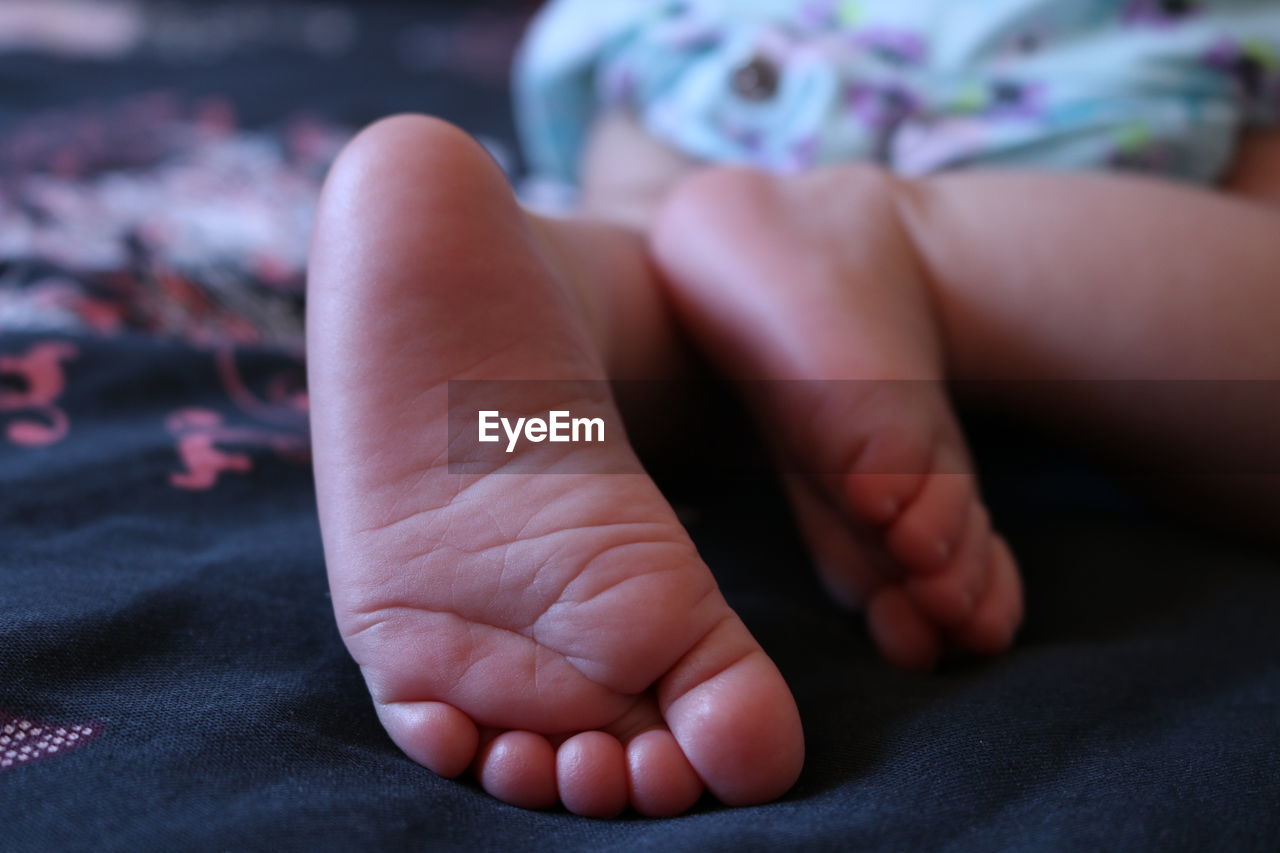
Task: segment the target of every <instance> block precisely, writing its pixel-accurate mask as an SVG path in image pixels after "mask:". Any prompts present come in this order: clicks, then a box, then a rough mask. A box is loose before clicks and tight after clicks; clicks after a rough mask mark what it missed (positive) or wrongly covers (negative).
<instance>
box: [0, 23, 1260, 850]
mask: <svg viewBox="0 0 1280 853" xmlns="http://www.w3.org/2000/svg"><path fill="white" fill-rule="evenodd" d="M50 5H51V6H52V5H54V4H50ZM239 5H240V6H243V7H246V8H248V7H255V8H256V7H257V6H258V5H260V4H253V3H243V4H239ZM236 6H237V4H234V3H231V4H226V3H220V4H215V3H210V4H203V5H201V4H194V5H188V6H182V5H181V4H174V3H155V4H147V3H142V4H141V5H140V6H139V7H138V8H141V9H143V10H144V11H147V12H149V13H154V15H153V18H152V19H151V21H150V24H149V26H150V27H151V30H148V32H152V35H151V36H149V37H147V38H142V39H141V40H140V41H138V42H136V43H134V44H132V46H130V47H129V50H128V51H126V52H125V53H123V54H121V55H115V56H111V57H105V58H104V57H103V56H97V57H96V58H85V57H84V56H83V55H79V54H75V50H79V51H81V54H82V53H83V51H84V50H85V49H87V48H85V47H84V45H83V44H80V46H79V47H75V48H74V50H73V49H72V48H68V47H66V45H65V44H64V45H63V46H62V47H61V48H59V50H60V51H61V52H59V53H58V54H57V55H54V54H53V52H52V51H53V48H51V47H50V46H49V45H48V44H43V45H42V46H40V47H39V49H36V48H34V47H33V48H32V49H31V50H29V51H25V52H14V51H12V50H11V49H8V51H9V52H7V53H0V100H2V101H3V110H4V111H5V117H4V120H5V124H4V126H3V127H4V133H3V136H0V163H2V164H3V166H4V171H3V182H0V215H2V216H3V223H2V224H3V227H0V245H3V246H4V247H5V249H4V254H3V255H2V256H0V850H2V851H5V853H9V852H10V851H13V853H18V851H57V850H95V851H96V850H121V851H139V850H153V849H154V850H179V849H181V850H185V849H198V850H268V851H280V850H351V849H414V850H416V849H449V848H458V849H468V850H504V851H505V850H522V849H528V850H538V849H565V850H597V849H599V850H613V849H616V850H661V851H664V853H666V851H675V850H705V849H724V850H741V849H796V850H820V849H832V850H846V849H851V850H952V851H987V850H1014V851H1016V850H1042V849H1043V850H1087V851H1094V850H1223V851H1250V850H1258V851H1271V850H1276V849H1280V556H1278V555H1277V554H1276V553H1275V552H1274V551H1267V550H1263V549H1260V548H1258V547H1255V546H1250V545H1248V544H1246V543H1243V542H1237V541H1232V540H1230V539H1226V538H1223V537H1221V536H1216V535H1213V534H1210V533H1208V532H1204V531H1200V530H1197V529H1195V528H1193V527H1191V526H1189V525H1188V524H1187V523H1185V522H1182V521H1173V520H1170V519H1167V518H1164V517H1161V516H1159V515H1157V514H1155V513H1152V512H1149V511H1145V510H1142V509H1141V508H1140V507H1137V506H1135V505H1134V504H1133V503H1131V502H1130V501H1128V500H1127V499H1125V498H1123V496H1120V495H1119V493H1117V492H1115V491H1114V490H1112V489H1111V488H1110V487H1109V486H1107V485H1105V484H1104V483H1103V482H1102V481H1100V480H1098V479H1096V478H1095V477H1093V475H1091V474H1088V473H1086V472H1083V471H1082V470H1080V469H1079V468H1077V467H1075V463H1074V462H1066V463H1064V462H1063V461H1062V457H1061V456H1060V455H1059V451H1058V450H1056V449H1055V448H1053V447H1052V446H1051V445H1048V444H1043V445H1041V444H1037V443H1034V442H1033V443H1031V444H1029V445H1027V446H1024V447H1022V448H1020V449H1019V450H1018V451H1017V452H1016V453H1014V451H1013V450H1011V449H1010V447H1009V446H1008V441H1007V437H1008V434H1007V433H1002V432H1000V431H998V430H997V431H989V430H986V429H985V428H983V427H979V428H978V429H977V438H978V439H979V445H980V446H979V456H980V458H982V459H984V460H985V461H986V462H987V463H988V468H989V469H991V470H994V471H996V474H994V475H993V476H991V477H989V478H988V480H989V482H988V489H989V491H990V493H991V495H992V498H993V504H994V509H995V512H996V514H997V515H998V517H999V518H1000V519H1002V520H1003V524H1004V527H1005V528H1006V529H1007V531H1008V533H1009V536H1010V539H1011V541H1012V543H1013V544H1014V546H1015V549H1016V550H1017V551H1018V552H1019V554H1020V555H1021V557H1022V560H1023V563H1024V566H1025V571H1026V578H1027V589H1028V612H1029V618H1028V621H1027V625H1026V628H1025V630H1024V632H1023V634H1022V636H1021V640H1020V642H1019V644H1018V646H1017V648H1016V649H1015V650H1014V651H1013V652H1012V653H1011V654H1009V655H1007V656H1005V657H1003V658H1000V659H998V660H995V661H990V662H971V661H953V662H950V663H948V664H946V665H944V666H943V667H942V669H941V670H940V671H939V672H937V673H936V674H933V675H913V674H907V673H902V672H897V671H895V670H893V669H891V668H889V667H887V666H886V665H885V664H883V663H881V662H880V661H879V660H878V659H877V657H876V656H875V654H874V652H873V650H872V648H871V646H870V644H869V642H868V640H867V638H866V636H865V631H864V629H863V627H862V625H861V623H860V621H859V620H858V619H857V618H855V617H852V616H850V615H848V614H846V613H843V612H841V611H840V610H838V609H837V608H835V607H834V606H833V605H831V604H830V603H829V602H828V601H827V600H826V599H825V598H824V597H823V595H822V593H821V591H820V590H819V588H818V586H817V583H816V581H815V580H814V577H813V573H812V571H811V570H810V567H809V565H808V562H807V560H806V557H805V555H804V553H803V551H802V549H801V547H800V544H799V542H798V540H797V537H796V535H795V533H794V531H793V529H792V527H791V526H790V523H789V521H788V519H787V514H786V510H785V507H784V506H783V504H782V503H781V500H780V498H779V497H778V495H777V493H776V491H775V490H774V489H773V488H772V486H771V485H770V484H768V483H765V482H745V483H743V482H723V481H716V480H708V479H703V480H699V481H695V482H692V483H689V482H686V483H678V484H676V487H677V491H678V493H679V499H680V501H681V502H682V503H683V504H684V505H686V506H688V507H690V508H691V509H692V510H693V512H692V513H691V514H690V518H691V521H690V526H691V529H692V532H693V534H694V536H695V539H696V540H697V542H698V545H699V547H700V548H701V549H702V551H703V553H704V555H705V556H706V558H707V560H708V561H709V563H710V564H711V566H712V567H713V569H714V570H715V571H716V573H717V575H718V577H719V578H720V580H721V582H722V584H723V586H724V588H725V590H726V594H727V595H728V597H729V599H730V601H731V603H732V604H733V605H734V606H735V607H736V608H737V609H738V610H739V612H740V613H742V614H743V616H744V618H745V619H746V620H747V622H748V624H749V625H750V627H751V628H752V630H753V631H754V632H756V634H757V636H758V637H759V638H760V640H761V641H762V643H763V644H764V645H765V647H766V648H767V650H768V651H769V652H770V653H771V654H772V655H773V656H774V658H775V660H777V662H778V664H779V666H780V667H781V669H782V671H783V673H784V674H785V675H786V677H787V679H788V681H789V682H790V683H791V685H792V686H793V688H794V690H795V692H796V695H797V698H798V701H799V703H800V707H801V711H802V714H803V716H804V721H805V726H806V733H807V737H808V761H807V764H806V768H805V772H804V774H803V776H802V778H801V780H800V783H799V784H798V785H797V787H796V788H795V790H794V791H792V792H791V794H789V795H788V796H787V797H786V798H784V799H783V800H781V801H780V802H777V803H773V804H770V805H766V806H761V807H757V808H749V809H736V810H729V809H723V808H719V807H717V806H716V805H715V804H714V803H711V802H706V803H704V804H703V805H702V806H701V807H700V808H699V809H698V810H696V811H695V812H694V813H692V814H690V815H687V816H684V817H681V818H678V819H673V820H643V819H638V818H634V817H632V818H624V819H621V820H617V821H612V822H602V821H592V820H587V819H582V818H577V817H573V816H570V815H568V814H565V813H563V812H547V813H533V812H526V811H521V810H519V809H515V808H512V807H509V806H506V805H503V804H501V803H498V802H495V801H493V800H492V799H490V798H489V797H487V796H486V795H484V794H483V793H482V792H481V791H479V790H478V789H477V788H476V786H475V785H474V784H472V783H469V782H466V781H445V780H441V779H438V778H436V777H434V776H433V775H432V774H431V773H429V772H428V771H425V770H423V769H422V768H420V767H418V766H416V765H414V764H413V763H412V762H411V761H409V760H408V759H407V758H405V757H404V756H403V755H401V754H400V753H399V751H398V750H397V749H396V748H395V747H394V746H393V745H392V744H391V742H390V741H389V740H388V739H387V738H386V736H385V735H384V734H383V732H382V730H381V729H380V727H379V726H378V723H377V721H376V719H375V717H374V714H373V711H372V708H371V705H370V702H369V700H368V698H367V696H366V694H365V691H364V687H363V684H362V682H361V680H360V677H359V674H358V672H357V670H356V668H355V666H354V664H353V663H352V662H351V660H350V659H349V658H348V656H347V655H346V653H345V650H344V649H343V647H342V644H341V641H340V639H339V637H338V635H337V632H336V629H335V628H334V626H333V621H332V617H331V614H330V611H329V599H328V595H327V591H326V583H325V577H324V565H323V557H322V553H321V549H320V544H319V537H318V530H317V525H316V518H315V510H314V494H313V491H312V485H311V472H310V469H309V467H308V460H307V443H306V417H305V410H306V398H305V391H304V389H303V385H302V380H301V366H302V363H301V360H300V358H299V352H300V339H299V337H298V335H299V325H298V318H299V314H298V309H299V306H300V304H301V299H302V269H301V267H300V263H301V261H300V258H301V257H302V255H301V252H302V249H301V248H300V247H299V246H298V245H296V242H297V241H296V239H295V237H296V234H295V233H294V232H293V231H291V230H290V227H291V226H290V225H289V222H291V221H293V219H296V218H298V217H304V218H305V214H306V211H307V210H308V205H310V204H313V203H314V188H315V186H316V185H317V184H318V181H319V178H320V175H321V174H322V172H323V164H324V162H326V158H327V157H328V156H329V155H330V154H331V152H332V150H333V148H334V146H335V145H336V144H338V143H339V142H340V141H341V139H342V138H343V136H344V134H345V133H347V132H349V130H350V129H351V128H354V127H356V126H358V125H359V124H360V123H362V122H364V121H367V120H369V119H371V118H373V117H375V116H376V115H378V114H381V113H383V112H387V111H391V110H396V109H417V110H423V111H432V112H438V113H444V114H445V115H446V116H448V117H450V118H453V119H454V120H456V121H459V122H460V123H462V124H463V125H464V126H467V127H468V128H470V129H472V130H474V131H476V132H479V133H482V134H484V135H487V136H490V137H492V139H494V140H495V142H494V145H495V148H496V149H498V150H500V151H501V150H504V149H503V145H504V143H505V146H506V149H505V150H510V147H511V138H510V130H509V123H508V120H507V119H506V118H505V115H506V104H505V99H504V95H503V91H504V90H503V85H502V75H501V73H494V72H493V71H492V69H489V70H485V69H486V68H489V66H487V65H486V66H483V67H481V66H476V67H474V68H470V70H469V71H468V72H467V73H463V74H460V73H458V72H457V69H456V67H455V68H454V69H453V72H452V73H450V74H445V73H444V70H443V66H441V65H440V63H439V62H436V63H434V64H433V63H431V62H428V61H426V60H423V59H421V57H418V58H415V57H416V56H417V54H415V53H414V51H415V50H424V49H427V48H431V49H439V50H443V49H444V48H443V47H440V46H441V45H444V44H446V43H448V42H449V38H448V35H449V34H450V33H452V34H454V35H455V36H457V38H455V39H454V41H459V40H461V41H463V42H466V39H464V38H463V35H465V36H466V38H469V39H471V41H470V42H467V43H469V44H472V45H473V49H472V53H475V52H477V51H479V52H481V53H483V50H482V49H481V48H479V47H474V46H475V45H488V47H487V48H484V49H485V50H489V51H493V52H495V53H497V52H500V51H501V50H504V49H506V50H509V43H510V40H511V39H512V38H513V37H514V33H515V32H516V31H517V30H518V24H519V19H520V16H521V14H522V12H521V11H520V10H514V9H507V8H502V9H496V10H492V9H479V7H478V6H477V5H476V4H466V5H462V4H459V5H458V6H457V7H456V8H455V7H449V6H448V4H422V5H417V6H405V7H399V6H392V5H390V4H377V5H373V6H369V5H364V4H361V5H359V6H357V5H356V4H354V3H352V4H341V3H338V4H334V3H328V4H307V3H292V4H284V6H283V7H278V8H286V9H287V10H288V11H289V13H290V14H293V15H295V16H302V17H304V18H305V16H306V15H309V14H312V13H314V12H315V11H316V10H317V9H320V10H321V11H326V13H327V14H330V15H331V17H330V18H327V19H325V18H321V19H319V20H320V21H321V24H323V23H324V21H326V20H327V21H328V23H327V24H324V25H325V26H328V27H329V28H330V30H329V31H328V33H329V35H328V36H327V38H328V41H324V40H323V39H320V40H315V39H313V40H312V42H307V43H306V45H309V46H304V47H305V49H304V48H299V47H298V46H297V45H296V44H294V43H293V42H291V41H290V42H288V43H287V44H281V43H280V42H284V41H288V39H293V38H295V36H294V32H295V31H294V30H293V29H290V27H292V26H293V24H288V23H287V22H284V19H277V18H259V21H260V23H259V25H257V26H258V27H259V28H258V29H257V30H251V29H243V31H238V32H241V36H240V37H241V38H242V41H244V40H246V39H248V38H249V37H248V36H245V35H244V33H251V34H252V33H256V34H257V35H255V36H254V39H256V41H253V40H249V41H247V42H245V44H242V45H241V46H239V47H237V46H236V44H235V43H234V40H232V42H230V43H229V45H230V46H227V45H224V48H225V49H224V51H223V53H221V54H218V55H215V56H211V57H203V58H201V59H200V61H198V62H197V61H196V59H194V58H192V57H190V56H186V58H185V59H182V60H181V61H179V59H175V58H174V55H172V54H166V53H164V50H163V46H164V45H165V44H167V42H165V41H164V38H169V39H175V38H177V36H174V35H173V32H179V31H180V26H179V25H181V24H183V22H184V21H185V22H186V23H187V24H190V23H191V22H192V21H195V22H196V23H201V22H203V24H204V25H206V26H211V24H209V22H210V21H211V20H214V19H213V18H209V17H208V16H210V15H216V14H221V13H220V12H218V10H219V9H221V10H223V11H225V10H226V9H233V11H234V8H233V7H236ZM184 10H185V11H184ZM184 14H185V15H186V17H183V15H184ZM271 14H276V13H271ZM333 15H337V17H332V16H333ZM343 15H345V16H346V17H343ZM165 16H168V17H165ZM200 16H205V17H200ZM307 20H310V19H307ZM261 21H267V23H261ZM273 21H274V23H272V22H273ZM344 21H345V22H346V25H347V26H348V30H347V31H346V41H345V42H343V41H342V38H341V34H342V32H343V30H342V27H341V26H339V25H340V24H342V23H343V22H344ZM162 24H163V25H164V26H167V27H169V28H170V30H167V31H166V30H163V27H162V26H161V25H162ZM321 24H316V23H314V22H312V23H311V24H309V26H312V27H313V28H319V29H317V30H316V31H318V32H320V33H322V34H323V33H324V32H326V31H325V30H324V29H323V26H322V25H321ZM174 28H178V29H174ZM228 31H230V30H228ZM164 32H169V35H167V36H164V37H163V38H162V35H163V33H164ZM406 33H407V34H408V35H405V34H406ZM442 34H443V35H442ZM227 38H230V37H229V36H228V37H227ZM273 39H274V41H273ZM72 41H73V42H74V39H73V40H72ZM336 43H341V44H342V45H345V46H344V47H342V49H341V50H339V49H338V48H335V47H334V44H336ZM317 45H319V47H317ZM325 45H328V46H327V47H326V46H325ZM395 45H400V48H398V50H399V52H398V53H397V50H393V49H391V47H394V46H395ZM405 45H407V47H406V46H405ZM432 45H435V47H434V48H432ZM502 45H506V47H505V48H503V47H502ZM389 46H390V47H389ZM415 46H416V47H415ZM73 47H74V45H73ZM380 48H381V49H380ZM210 50H212V48H210ZM317 50H318V51H319V52H318V53H317ZM67 51H71V55H67ZM184 56H185V55H184ZM344 63H345V64H346V66H345V68H344V67H343V65H344ZM455 65H456V63H455ZM353 66H358V67H359V68H360V70H361V73H360V75H359V77H358V78H352V76H351V74H350V68H351V67H353ZM352 79H358V81H359V85H353V84H352V83H351V80H352ZM343 81H347V82H343ZM126 115H127V116H128V120H127V121H126V120H125V119H124V118H122V117H123V116H126ZM19 139H25V140H26V141H25V142H22V143H21V144H19V143H18V142H17V141H15V140H19ZM201 176H204V177H203V178H202V177H201ZM210 176H212V177H210ZM237 176H238V177H237ZM246 176H248V177H246ZM249 178H252V180H249ZM202 180H203V181H204V183H202ZM210 181H211V182H212V183H210ZM246 183H250V184H254V185H255V186H256V187H257V190H255V188H254V186H249V187H246V186H245V184H246ZM264 188H265V189H264ZM255 191H261V192H263V193H264V194H265V196H266V197H269V198H270V199H273V200H275V203H274V205H273V208H272V209H273V210H274V211H275V216H276V218H271V217H268V218H267V219H266V220H263V221H262V222H259V223H258V225H257V227H256V228H255V229H250V231H251V232H252V233H241V231H237V230H236V229H235V228H234V227H232V224H231V223H229V222H228V221H227V220H226V219H225V218H223V219H219V218H218V216H216V215H215V214H216V213H217V211H216V210H214V211H212V212H211V210H210V207H211V205H212V206H213V207H215V208H216V207H218V206H221V207H222V208H223V209H224V210H232V211H236V212H237V213H238V214H239V215H240V216H239V218H240V219H243V218H244V216H247V215H248V212H251V211H253V210H254V209H255V208H254V205H257V204H260V203H261V201H262V200H261V199H260V198H259V197H258V196H256V195H254V192H255ZM131 200H132V201H131ZM211 200H212V201H211ZM140 207H141V208H143V209H144V212H143V213H139V208H140ZM146 209H150V210H153V211H158V214H157V215H155V216H151V215H146V213H145V210H146ZM281 211H283V214H282V213H281ZM233 219H235V217H233ZM86 222H87V223H91V224H92V223H96V225H94V227H92V228H90V227H89V226H87V225H85V223H86ZM72 226H74V227H72ZM59 228H60V229H62V230H61V231H60V230H58V229H59ZM219 229H221V230H219ZM264 235H265V236H264ZM291 235H293V236H291ZM995 463H998V464H995ZM6 761H7V762H8V763H6Z"/></svg>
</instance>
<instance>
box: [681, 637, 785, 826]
mask: <svg viewBox="0 0 1280 853" xmlns="http://www.w3.org/2000/svg"><path fill="white" fill-rule="evenodd" d="M658 702H659V705H660V707H661V708H662V711H663V716H664V717H665V718H666V721H667V724H668V725H669V726H670V728H671V733H672V735H674V737H675V739H676V741H677V742H678V743H679V744H680V747H681V749H682V750H683V751H684V754H685V755H686V756H687V757H688V759H689V763H690V764H691V765H692V766H693V768H694V769H695V770H696V771H697V773H698V775H699V776H700V777H701V779H702V780H703V782H705V783H706V786H707V788H708V790H710V791H711V793H712V794H714V795H715V796H716V797H717V798H718V799H719V800H721V801H722V802H724V803H726V804H728V805H733V806H742V805H753V804H756V803H762V802H767V801H769V800H772V799H775V798H777V797H779V796H781V795H782V794H784V793H785V792H786V791H787V790H788V789H790V788H791V786H792V785H793V784H795V781H796V779H797V778H798V777H799V775H800V769H801V766H802V765H803V763H804V734H803V732H802V730H801V726H800V714H799V711H798V710H797V709H796V705H795V700H794V699H793V698H792V697H791V692H790V691H789V690H788V689H787V685H786V682H785V681H784V680H783V678H782V674H781V673H780V672H778V668H777V667H776V666H775V665H774V663H773V661H771V660H770V659H769V657H768V656H767V655H766V654H765V653H764V651H763V650H762V649H761V648H760V646H759V644H757V643H756V641H755V639H754V638H753V637H752V636H751V634H750V632H749V631H748V630H747V628H746V626H745V625H743V623H742V621H741V620H740V619H739V618H738V617H737V616H736V615H733V614H729V615H727V616H726V617H725V618H724V619H723V620H721V621H720V623H719V624H718V625H717V626H716V627H715V628H713V629H712V630H711V631H710V632H709V633H708V634H707V635H706V636H705V637H703V639H702V640H701V641H699V642H698V643H697V644H696V645H695V646H694V647H693V648H692V649H691V650H690V651H689V652H688V653H687V654H686V655H685V656H684V657H683V658H682V659H681V660H680V661H679V662H678V663H677V664H676V665H675V666H674V667H673V668H672V669H671V671H670V672H669V673H668V674H667V675H666V676H665V677H664V678H663V679H662V681H661V682H660V683H659V685H658Z"/></svg>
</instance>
